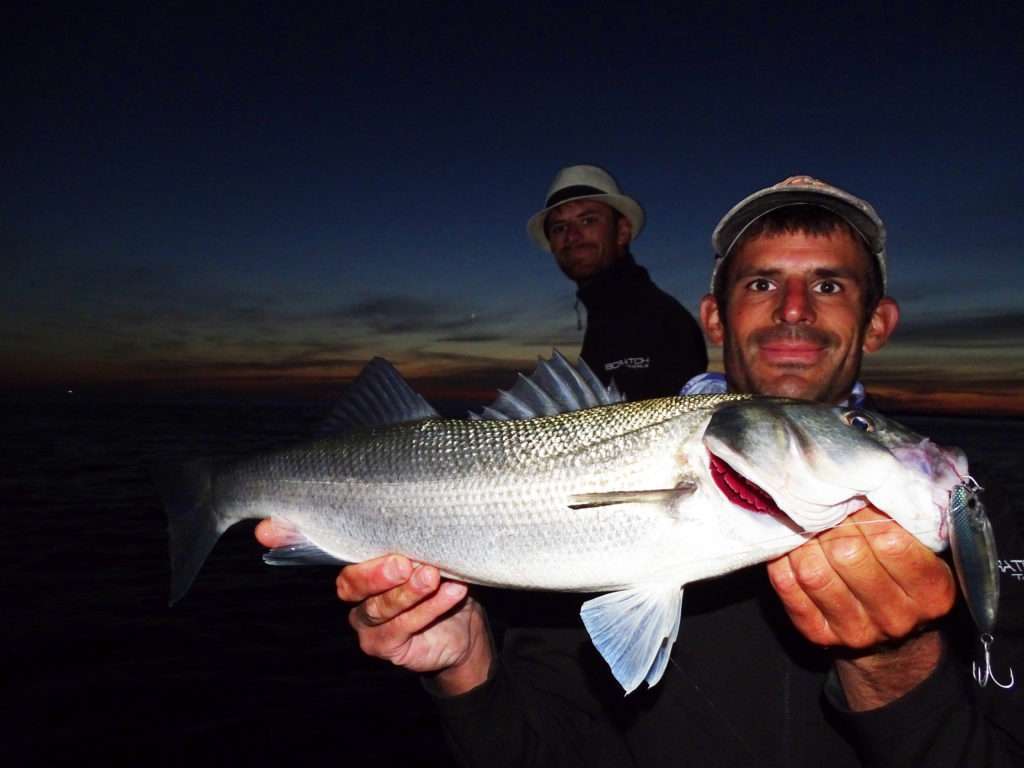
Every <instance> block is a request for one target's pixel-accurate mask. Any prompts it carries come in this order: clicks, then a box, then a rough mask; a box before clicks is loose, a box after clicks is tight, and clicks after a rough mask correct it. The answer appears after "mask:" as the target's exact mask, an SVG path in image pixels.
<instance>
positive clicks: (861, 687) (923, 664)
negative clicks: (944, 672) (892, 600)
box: [835, 629, 943, 712]
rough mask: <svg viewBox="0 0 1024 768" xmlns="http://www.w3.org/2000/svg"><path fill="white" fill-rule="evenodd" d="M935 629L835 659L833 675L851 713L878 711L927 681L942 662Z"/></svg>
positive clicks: (939, 640)
mask: <svg viewBox="0 0 1024 768" xmlns="http://www.w3.org/2000/svg"><path fill="white" fill-rule="evenodd" d="M942 652H943V641H942V635H941V633H940V632H939V631H938V630H936V629H930V630H927V631H925V632H922V633H919V634H915V635H911V636H910V637H907V638H905V639H904V640H902V641H900V642H899V643H886V644H884V645H882V646H876V647H875V648H873V649H870V650H869V651H864V652H859V653H856V654H846V655H844V656H840V657H837V658H836V659H835V667H836V673H837V675H838V677H839V682H840V683H841V684H842V687H843V693H844V694H845V696H846V701H847V704H848V706H849V707H850V709H851V710H853V711H855V712H864V711H867V710H870V709H878V708H879V707H883V706H885V705H886V704H889V703H890V702H893V701H895V700H896V699H898V698H900V697H901V696H904V695H905V694H907V693H909V692H910V691H911V690H913V689H914V688H915V687H917V686H918V685H919V684H920V683H922V682H923V681H924V680H926V679H927V678H928V676H929V675H931V674H932V672H934V671H935V668H936V667H937V666H938V665H939V661H940V659H941V658H942Z"/></svg>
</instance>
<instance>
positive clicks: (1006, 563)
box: [999, 560, 1024, 581]
mask: <svg viewBox="0 0 1024 768" xmlns="http://www.w3.org/2000/svg"><path fill="white" fill-rule="evenodd" d="M999 572H1000V573H1001V574H1003V575H1004V576H1009V577H1010V578H1011V579H1016V580H1017V581H1024V560H1000V561H999Z"/></svg>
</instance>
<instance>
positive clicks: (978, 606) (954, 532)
mask: <svg viewBox="0 0 1024 768" xmlns="http://www.w3.org/2000/svg"><path fill="white" fill-rule="evenodd" d="M980 491H981V488H980V487H979V486H978V484H977V483H976V482H974V481H973V480H971V479H969V478H968V480H967V481H966V482H963V483H958V484H957V485H955V486H954V487H953V489H952V490H951V491H950V493H949V508H948V513H947V514H948V517H947V521H948V526H949V542H950V548H951V549H952V550H953V560H954V563H955V565H956V574H957V580H958V581H959V582H960V589H961V591H962V592H963V595H964V600H965V601H966V603H967V608H968V610H969V611H970V613H971V618H973V619H974V623H975V625H977V627H978V631H979V632H981V633H982V634H991V633H992V631H993V630H994V629H995V626H996V619H997V617H998V609H999V559H998V555H997V553H996V539H995V534H994V533H993V531H992V523H991V522H989V519H988V515H987V514H986V513H985V505H984V504H983V503H982V501H981V494H980Z"/></svg>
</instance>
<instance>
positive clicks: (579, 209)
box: [544, 200, 632, 283]
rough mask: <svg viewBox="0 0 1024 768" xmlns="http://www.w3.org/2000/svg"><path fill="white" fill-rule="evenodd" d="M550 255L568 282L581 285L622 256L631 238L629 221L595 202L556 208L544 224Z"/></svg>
mask: <svg viewBox="0 0 1024 768" xmlns="http://www.w3.org/2000/svg"><path fill="white" fill-rule="evenodd" d="M544 228H545V232H546V233H547V236H548V242H549V243H550V244H551V252H552V253H553V254H554V255H555V261H557V262H558V266H559V267H561V269H562V272H564V273H565V276H566V277H568V278H569V279H570V280H575V281H576V282H577V283H582V282H584V281H586V280H589V279H590V278H592V277H593V276H594V275H597V274H599V273H601V272H603V271H604V270H606V269H608V267H610V266H611V265H612V264H614V263H615V262H616V261H618V260H619V259H621V258H622V257H623V256H624V255H625V254H626V249H627V246H628V245H629V239H630V237H631V236H632V232H631V230H630V225H629V219H627V218H626V217H625V216H618V217H616V215H615V211H614V210H612V208H611V206H609V205H605V204H604V203H601V202H598V201H596V200H573V201H571V202H568V203H565V204H563V205H560V206H558V207H557V208H555V210H553V211H551V213H549V214H548V217H547V219H546V221H545V223H544Z"/></svg>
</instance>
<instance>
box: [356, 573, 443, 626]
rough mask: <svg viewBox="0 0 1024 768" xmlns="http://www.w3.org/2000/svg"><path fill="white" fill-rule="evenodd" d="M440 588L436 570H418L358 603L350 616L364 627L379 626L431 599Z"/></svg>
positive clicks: (439, 575)
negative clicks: (402, 581) (400, 581)
mask: <svg viewBox="0 0 1024 768" xmlns="http://www.w3.org/2000/svg"><path fill="white" fill-rule="evenodd" d="M440 584H441V574H440V573H439V572H438V570H437V569H436V568H432V567H430V566H428V565H422V566H419V567H417V568H415V569H414V570H413V572H412V575H411V576H410V577H409V580H408V581H406V582H405V583H403V584H401V585H400V586H397V587H395V588H394V589H389V590H388V591H387V592H384V593H382V594H379V595H375V596H373V597H371V598H369V599H367V600H366V601H364V602H363V603H360V604H359V605H358V606H356V608H355V609H354V610H353V611H352V613H351V614H350V616H351V618H352V619H353V620H358V621H359V623H361V624H365V625H367V626H376V625H378V624H383V623H385V622H388V621H391V620H392V619H394V618H395V617H396V616H399V615H401V614H403V613H405V612H406V611H408V610H410V609H411V608H412V607H413V606H415V605H417V604H418V603H421V602H423V601H424V600H426V599H427V598H428V597H431V596H432V595H433V594H434V593H435V592H437V590H438V587H439V586H440Z"/></svg>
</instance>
